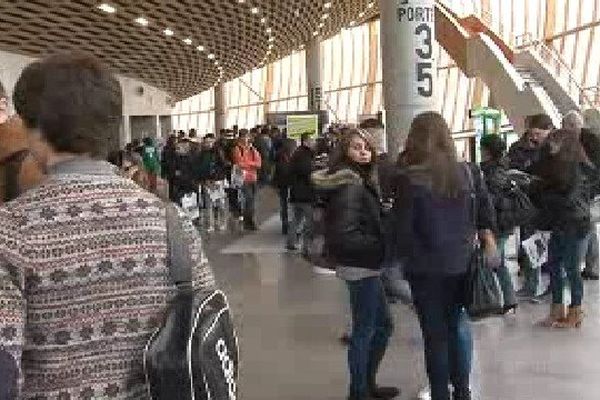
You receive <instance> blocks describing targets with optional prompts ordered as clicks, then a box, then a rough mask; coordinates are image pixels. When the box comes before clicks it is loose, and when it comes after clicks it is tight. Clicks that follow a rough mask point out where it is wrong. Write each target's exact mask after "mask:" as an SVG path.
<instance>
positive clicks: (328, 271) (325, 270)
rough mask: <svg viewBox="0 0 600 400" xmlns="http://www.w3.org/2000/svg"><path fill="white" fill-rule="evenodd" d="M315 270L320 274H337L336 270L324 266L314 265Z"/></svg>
mask: <svg viewBox="0 0 600 400" xmlns="http://www.w3.org/2000/svg"><path fill="white" fill-rule="evenodd" d="M313 272H314V273H316V274H319V275H335V270H333V269H329V268H323V267H317V266H316V265H315V266H314V267H313Z"/></svg>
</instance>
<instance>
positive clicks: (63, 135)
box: [13, 54, 122, 157]
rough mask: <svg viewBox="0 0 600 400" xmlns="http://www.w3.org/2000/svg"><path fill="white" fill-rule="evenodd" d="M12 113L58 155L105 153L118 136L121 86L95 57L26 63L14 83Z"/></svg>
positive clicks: (73, 56) (66, 56)
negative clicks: (38, 133) (40, 136)
mask: <svg viewBox="0 0 600 400" xmlns="http://www.w3.org/2000/svg"><path fill="white" fill-rule="evenodd" d="M13 101H14V105H15V109H16V110H17V113H18V114H19V116H20V117H21V119H22V120H23V122H24V123H25V126H26V127H27V128H28V129H30V130H32V129H36V130H39V131H40V132H41V134H42V137H43V138H44V139H45V141H46V142H47V143H48V144H49V145H50V146H51V147H52V148H53V150H54V151H56V152H58V153H74V154H84V153H85V154H90V155H95V156H102V157H105V156H106V154H107V153H108V151H109V150H110V148H109V146H110V144H111V143H114V141H115V140H114V139H115V137H114V136H115V135H118V126H119V123H120V120H121V115H122V94H121V86H120V84H119V82H118V81H117V79H116V78H115V77H114V76H113V75H112V74H111V72H110V71H109V70H108V69H106V68H105V67H104V65H102V64H101V63H100V62H99V61H98V60H97V59H95V58H94V57H91V56H88V55H82V54H63V55H56V56H51V57H49V58H46V59H45V60H42V61H39V62H34V63H32V64H30V65H29V66H27V67H26V68H25V69H24V70H23V72H22V73H21V76H20V77H19V80H18V81H17V84H16V85H15V90H14V96H13Z"/></svg>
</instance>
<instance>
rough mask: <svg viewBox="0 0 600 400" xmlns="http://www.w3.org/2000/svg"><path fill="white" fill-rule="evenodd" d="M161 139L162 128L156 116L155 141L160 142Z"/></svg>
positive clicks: (158, 116) (158, 117)
mask: <svg viewBox="0 0 600 400" xmlns="http://www.w3.org/2000/svg"><path fill="white" fill-rule="evenodd" d="M161 138H162V128H161V126H160V115H157V116H156V139H157V140H160V139H161Z"/></svg>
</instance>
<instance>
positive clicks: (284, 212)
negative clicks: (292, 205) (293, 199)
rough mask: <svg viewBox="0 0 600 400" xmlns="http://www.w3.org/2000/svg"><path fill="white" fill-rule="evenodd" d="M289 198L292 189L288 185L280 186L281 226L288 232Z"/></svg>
mask: <svg viewBox="0 0 600 400" xmlns="http://www.w3.org/2000/svg"><path fill="white" fill-rule="evenodd" d="M289 199H290V189H289V188H288V187H287V186H286V187H283V188H279V218H280V219H281V228H282V230H283V231H284V232H286V231H287V230H288V227H289V218H288V209H289Z"/></svg>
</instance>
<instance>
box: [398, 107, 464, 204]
mask: <svg viewBox="0 0 600 400" xmlns="http://www.w3.org/2000/svg"><path fill="white" fill-rule="evenodd" d="M402 162H403V164H404V165H405V166H407V167H410V166H420V167H424V169H425V171H426V173H428V174H429V175H430V178H431V184H432V190H433V191H434V192H435V193H437V194H438V195H441V196H443V197H448V198H456V197H458V196H459V195H460V193H461V191H462V183H461V179H460V175H459V168H458V161H457V157H456V148H455V147H454V141H453V140H452V136H451V135H450V129H449V128H448V124H446V121H445V120H444V118H443V117H442V116H441V115H440V114H438V113H436V112H426V113H422V114H419V115H417V116H416V117H415V119H414V120H413V122H412V124H411V127H410V132H409V134H408V139H407V140H406V148H405V151H404V153H403V154H402Z"/></svg>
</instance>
